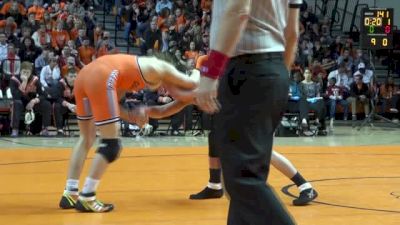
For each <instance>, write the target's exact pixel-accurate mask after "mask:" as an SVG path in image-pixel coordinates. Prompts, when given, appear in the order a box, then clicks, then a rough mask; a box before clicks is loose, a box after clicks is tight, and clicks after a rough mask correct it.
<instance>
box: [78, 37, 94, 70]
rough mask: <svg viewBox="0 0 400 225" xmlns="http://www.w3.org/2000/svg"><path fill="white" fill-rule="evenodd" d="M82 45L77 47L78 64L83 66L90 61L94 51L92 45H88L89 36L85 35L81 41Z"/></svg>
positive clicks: (92, 58)
mask: <svg viewBox="0 0 400 225" xmlns="http://www.w3.org/2000/svg"><path fill="white" fill-rule="evenodd" d="M82 44H83V45H82V46H81V47H79V48H78V52H79V58H80V60H81V61H80V64H81V65H82V67H83V66H85V65H87V64H89V63H90V62H92V61H93V60H94V59H95V58H96V56H95V53H96V51H95V50H94V48H93V47H91V46H89V38H87V37H85V38H84V39H83V42H82Z"/></svg>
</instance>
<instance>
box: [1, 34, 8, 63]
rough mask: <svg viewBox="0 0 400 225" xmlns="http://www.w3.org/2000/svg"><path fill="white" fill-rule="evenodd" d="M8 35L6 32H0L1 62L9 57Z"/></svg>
mask: <svg viewBox="0 0 400 225" xmlns="http://www.w3.org/2000/svg"><path fill="white" fill-rule="evenodd" d="M7 49H8V44H7V36H6V34H5V33H0V62H3V60H5V59H7V52H8V50H7Z"/></svg>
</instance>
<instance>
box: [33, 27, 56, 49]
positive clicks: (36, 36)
mask: <svg viewBox="0 0 400 225" xmlns="http://www.w3.org/2000/svg"><path fill="white" fill-rule="evenodd" d="M39 27H40V28H39V30H37V31H35V32H34V33H33V35H32V39H33V41H34V42H35V45H36V46H37V47H38V48H44V47H45V46H48V45H50V44H51V42H52V40H51V35H50V34H49V33H47V32H46V25H45V24H43V23H42V24H40V26H39Z"/></svg>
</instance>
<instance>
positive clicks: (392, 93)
mask: <svg viewBox="0 0 400 225" xmlns="http://www.w3.org/2000/svg"><path fill="white" fill-rule="evenodd" d="M380 97H381V98H380V100H381V102H382V105H381V110H380V113H381V114H384V113H385V112H386V107H388V106H389V110H390V112H392V113H398V112H399V111H398V109H397V104H398V102H399V97H400V90H399V88H398V87H397V86H396V85H395V84H394V80H393V77H392V76H388V77H387V78H386V82H385V83H384V84H382V85H381V86H380Z"/></svg>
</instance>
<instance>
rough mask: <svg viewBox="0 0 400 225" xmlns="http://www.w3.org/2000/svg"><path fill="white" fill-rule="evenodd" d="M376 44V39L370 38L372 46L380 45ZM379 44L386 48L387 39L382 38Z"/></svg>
mask: <svg viewBox="0 0 400 225" xmlns="http://www.w3.org/2000/svg"><path fill="white" fill-rule="evenodd" d="M377 42H378V40H377V39H376V38H371V44H372V45H373V46H376V45H377V44H378V45H379V44H380V43H377ZM381 44H382V45H381V46H384V47H386V46H388V39H387V38H382V43H381Z"/></svg>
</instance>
